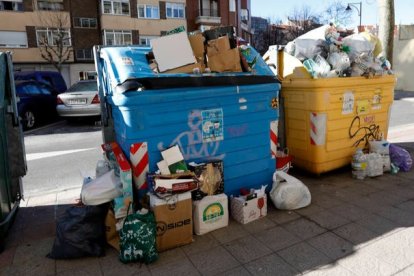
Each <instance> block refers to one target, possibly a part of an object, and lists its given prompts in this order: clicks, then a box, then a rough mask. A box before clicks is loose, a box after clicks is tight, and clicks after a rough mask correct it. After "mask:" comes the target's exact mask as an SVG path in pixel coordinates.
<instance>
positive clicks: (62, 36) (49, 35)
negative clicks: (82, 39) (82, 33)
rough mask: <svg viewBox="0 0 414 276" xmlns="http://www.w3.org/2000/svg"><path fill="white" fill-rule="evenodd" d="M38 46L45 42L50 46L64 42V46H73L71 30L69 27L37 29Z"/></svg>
mask: <svg viewBox="0 0 414 276" xmlns="http://www.w3.org/2000/svg"><path fill="white" fill-rule="evenodd" d="M36 37H37V46H43V45H45V44H47V45H49V46H58V44H59V43H62V45H63V46H66V47H68V46H71V45H72V43H71V39H70V31H69V30H67V29H53V28H44V29H37V30H36Z"/></svg>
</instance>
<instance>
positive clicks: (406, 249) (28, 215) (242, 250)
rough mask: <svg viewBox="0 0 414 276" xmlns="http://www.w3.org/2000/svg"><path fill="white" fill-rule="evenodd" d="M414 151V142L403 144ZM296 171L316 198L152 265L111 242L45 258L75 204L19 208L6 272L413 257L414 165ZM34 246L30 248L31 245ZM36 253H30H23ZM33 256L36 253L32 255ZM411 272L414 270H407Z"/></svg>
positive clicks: (348, 262) (306, 268)
mask: <svg viewBox="0 0 414 276" xmlns="http://www.w3.org/2000/svg"><path fill="white" fill-rule="evenodd" d="M400 145H401V146H402V147H404V148H406V149H407V150H408V151H410V153H411V155H412V156H413V152H414V143H406V144H400ZM291 173H292V174H293V175H295V176H296V177H297V178H299V179H300V180H301V181H303V182H304V183H305V184H306V185H307V186H308V187H309V189H310V191H311V194H312V204H311V205H310V206H308V207H306V208H303V209H299V210H296V211H281V210H277V209H275V208H274V207H273V204H272V202H271V201H270V200H269V202H268V214H267V216H266V217H264V218H262V219H259V220H257V221H254V222H251V223H249V224H246V225H242V224H239V223H237V222H235V221H233V220H230V223H229V226H228V227H226V228H222V229H219V230H216V231H213V232H210V233H208V234H206V235H203V236H194V242H193V243H192V244H190V245H186V246H182V247H179V248H177V249H173V250H169V251H166V252H163V253H161V254H160V259H159V260H158V261H157V262H156V263H154V264H151V265H142V266H139V265H137V264H131V265H124V264H122V263H121V262H119V261H118V257H117V252H116V251H115V250H114V249H112V248H109V247H108V248H107V256H106V257H103V258H85V259H77V260H65V261H55V260H50V259H48V258H46V257H45V255H46V254H47V253H48V252H50V249H51V247H52V244H53V240H54V236H55V222H56V218H57V217H58V216H59V214H61V213H62V212H63V211H64V210H65V209H66V208H67V207H68V206H69V205H50V206H36V207H26V208H20V211H19V213H18V215H17V218H16V221H15V223H14V225H13V227H12V229H11V231H10V234H9V235H8V237H7V240H6V250H5V251H4V252H3V254H2V255H1V256H0V271H1V272H4V273H6V274H9V273H13V272H21V273H24V272H27V271H30V272H31V273H35V274H37V275H40V274H42V275H43V273H44V272H45V269H50V270H49V274H53V275H60V274H62V275H63V274H65V273H66V274H71V275H73V274H75V273H81V272H82V273H89V274H92V275H114V274H118V275H120V274H125V273H127V274H134V273H139V274H140V275H141V274H143V275H167V274H168V275H177V274H183V273H185V274H188V275H200V274H201V275H232V274H234V275H236V274H237V275H239V274H241V275H298V274H301V273H303V274H305V275H393V274H395V273H398V272H401V271H403V270H404V269H409V267H410V266H411V265H412V264H413V263H414V255H413V254H412V253H410V252H412V251H413V250H412V247H411V246H412V245H413V244H414V230H413V229H414V228H412V227H413V226H414V216H413V215H412V214H413V212H414V184H413V181H414V170H413V169H412V170H411V171H410V172H407V173H404V172H400V173H398V174H396V175H391V174H384V175H383V176H379V177H376V178H369V179H365V180H362V181H361V180H355V179H352V177H351V171H350V168H342V169H339V170H336V171H333V172H330V173H326V174H323V175H320V176H314V175H311V174H308V173H304V172H302V171H299V170H292V171H291ZM28 249H30V251H28ZM23 252H30V253H23ZM29 257H30V258H31V259H30V260H29ZM407 275H409V274H407Z"/></svg>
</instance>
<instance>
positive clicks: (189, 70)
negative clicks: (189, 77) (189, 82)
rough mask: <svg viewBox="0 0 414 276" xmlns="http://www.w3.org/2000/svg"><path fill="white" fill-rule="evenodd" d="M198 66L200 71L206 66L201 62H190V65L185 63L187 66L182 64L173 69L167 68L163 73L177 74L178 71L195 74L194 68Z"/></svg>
mask: <svg viewBox="0 0 414 276" xmlns="http://www.w3.org/2000/svg"><path fill="white" fill-rule="evenodd" d="M196 68H198V71H199V72H200V73H202V72H204V66H203V65H201V63H198V62H197V63H194V64H189V65H185V66H181V67H178V68H175V69H171V70H167V71H164V72H162V73H164V74H165V73H170V74H173V73H174V74H176V73H187V74H193V73H194V69H196Z"/></svg>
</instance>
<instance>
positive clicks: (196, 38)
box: [188, 33, 205, 60]
mask: <svg viewBox="0 0 414 276" xmlns="http://www.w3.org/2000/svg"><path fill="white" fill-rule="evenodd" d="M188 40H189V41H190V45H191V48H192V49H193V53H194V56H195V57H196V58H197V60H198V59H199V58H202V59H204V54H205V50H204V41H205V38H204V36H203V34H201V33H199V34H193V35H189V36H188Z"/></svg>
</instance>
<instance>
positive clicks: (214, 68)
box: [207, 48, 243, 72]
mask: <svg viewBox="0 0 414 276" xmlns="http://www.w3.org/2000/svg"><path fill="white" fill-rule="evenodd" d="M207 58H208V60H207V66H208V67H209V68H210V70H211V72H243V70H242V68H241V65H240V53H239V49H238V48H234V49H230V50H227V51H225V52H221V53H220V54H217V55H214V56H208V57H207Z"/></svg>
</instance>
